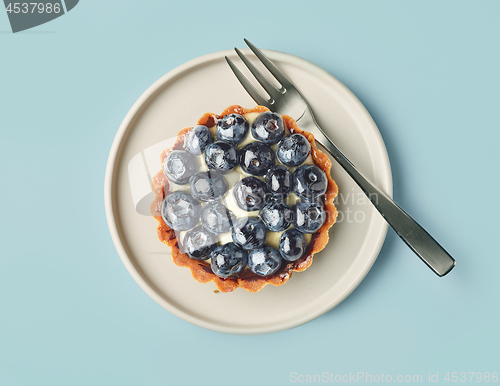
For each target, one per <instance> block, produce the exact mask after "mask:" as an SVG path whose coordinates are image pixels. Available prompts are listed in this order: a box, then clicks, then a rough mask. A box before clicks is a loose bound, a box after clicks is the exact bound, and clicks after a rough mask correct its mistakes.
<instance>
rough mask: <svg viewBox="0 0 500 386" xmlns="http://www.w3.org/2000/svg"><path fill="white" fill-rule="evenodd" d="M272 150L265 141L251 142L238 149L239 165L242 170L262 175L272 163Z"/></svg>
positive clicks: (273, 157)
mask: <svg viewBox="0 0 500 386" xmlns="http://www.w3.org/2000/svg"><path fill="white" fill-rule="evenodd" d="M274 159H275V156H274V151H273V149H271V148H270V147H269V146H267V145H266V144H265V143H262V142H252V143H249V144H248V145H246V146H245V147H244V148H243V149H241V150H240V166H241V168H242V169H243V171H244V172H246V173H248V174H251V175H254V176H263V175H264V174H266V173H267V171H268V170H269V168H270V167H271V166H273V165H274Z"/></svg>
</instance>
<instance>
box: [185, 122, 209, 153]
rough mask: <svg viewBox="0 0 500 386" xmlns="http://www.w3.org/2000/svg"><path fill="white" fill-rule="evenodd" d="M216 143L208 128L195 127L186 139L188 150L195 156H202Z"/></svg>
mask: <svg viewBox="0 0 500 386" xmlns="http://www.w3.org/2000/svg"><path fill="white" fill-rule="evenodd" d="M213 141H214V137H212V133H211V132H210V129H209V128H208V127H206V126H202V125H199V126H195V127H193V128H192V129H191V131H190V132H189V134H188V136H187V138H186V148H187V149H188V150H189V151H190V152H191V153H193V154H194V155H200V154H202V153H203V152H204V151H205V148H206V147H207V146H208V145H209V144H211V143H212V142H213Z"/></svg>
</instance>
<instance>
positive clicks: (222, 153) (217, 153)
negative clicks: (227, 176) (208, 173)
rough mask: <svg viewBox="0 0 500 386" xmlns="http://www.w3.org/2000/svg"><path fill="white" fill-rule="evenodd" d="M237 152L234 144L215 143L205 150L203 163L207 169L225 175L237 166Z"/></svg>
mask: <svg viewBox="0 0 500 386" xmlns="http://www.w3.org/2000/svg"><path fill="white" fill-rule="evenodd" d="M238 161H239V152H238V148H237V147H236V145H235V144H233V143H230V142H226V141H215V142H214V143H211V144H210V145H208V146H207V147H206V149H205V163H206V164H207V166H208V168H209V169H213V170H217V171H219V172H221V173H227V172H229V171H230V170H233V169H234V168H235V167H236V166H238Z"/></svg>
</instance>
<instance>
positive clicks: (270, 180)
mask: <svg viewBox="0 0 500 386" xmlns="http://www.w3.org/2000/svg"><path fill="white" fill-rule="evenodd" d="M292 183H293V179H292V173H290V170H288V168H287V167H286V166H282V165H276V166H273V167H272V168H271V169H269V171H268V172H267V174H266V185H267V189H268V190H269V192H270V193H271V194H273V195H274V196H276V197H279V198H281V199H282V200H284V199H285V198H287V196H288V194H289V193H290V191H291V190H292Z"/></svg>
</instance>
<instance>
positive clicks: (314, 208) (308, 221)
mask: <svg viewBox="0 0 500 386" xmlns="http://www.w3.org/2000/svg"><path fill="white" fill-rule="evenodd" d="M292 211H293V214H294V217H295V219H294V225H295V228H297V230H299V231H300V232H302V233H314V232H316V231H317V230H318V229H319V228H321V226H322V225H323V223H324V222H325V219H326V213H325V210H324V209H323V205H321V204H320V203H319V202H317V201H315V202H308V201H299V202H298V203H297V204H295V205H294V206H293V209H292Z"/></svg>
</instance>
